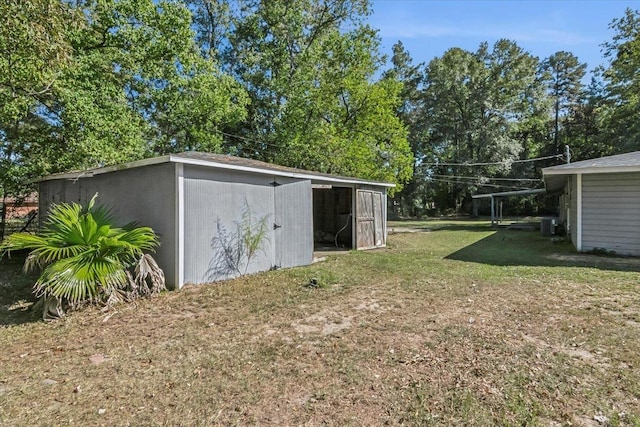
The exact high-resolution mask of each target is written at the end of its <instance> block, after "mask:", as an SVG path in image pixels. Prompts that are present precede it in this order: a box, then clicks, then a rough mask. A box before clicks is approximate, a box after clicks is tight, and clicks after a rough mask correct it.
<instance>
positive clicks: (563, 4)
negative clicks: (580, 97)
mask: <svg viewBox="0 0 640 427" xmlns="http://www.w3.org/2000/svg"><path fill="white" fill-rule="evenodd" d="M372 4H373V15H372V16H370V17H369V24H371V26H372V27H374V28H376V29H378V30H379V34H380V36H381V39H382V49H383V52H384V53H386V54H390V53H391V47H392V46H393V44H394V43H395V42H397V41H398V40H401V41H402V43H403V44H404V46H405V48H406V49H407V50H408V51H409V53H410V54H411V56H412V57H413V59H414V62H415V63H419V62H425V63H428V62H429V61H430V60H431V59H433V58H434V57H436V56H441V55H442V54H443V53H444V52H445V51H446V50H447V49H449V48H452V47H461V48H463V49H467V50H471V51H475V50H477V48H478V46H479V44H480V43H481V42H483V41H487V42H489V44H493V43H494V42H495V41H497V40H498V39H500V38H507V39H510V40H515V41H516V42H517V43H518V45H519V46H521V47H522V48H524V49H525V50H527V51H528V52H530V53H531V54H533V55H535V56H537V57H539V58H540V59H541V60H542V59H544V58H546V57H548V56H550V55H551V54H553V53H555V52H558V51H561V50H565V51H569V52H572V53H573V54H574V55H576V56H577V57H578V59H580V61H581V62H586V63H587V65H588V70H592V69H593V68H594V67H596V66H597V65H599V64H603V63H604V62H605V59H604V58H603V56H602V53H601V44H602V43H603V42H605V41H608V40H611V38H612V36H613V34H614V33H613V31H612V30H610V29H609V28H608V27H609V23H610V22H611V21H612V20H613V19H614V18H619V17H622V16H623V15H624V11H625V9H626V8H627V7H629V8H631V9H640V1H638V0H636V1H617V0H608V1H596V0H584V1H562V0H556V1H553V0H547V1H539V0H536V1H534V0H520V1H517V0H512V1H506V0H503V1H485V0H475V1H474V0H466V1H456V0H449V1H445V0H372Z"/></svg>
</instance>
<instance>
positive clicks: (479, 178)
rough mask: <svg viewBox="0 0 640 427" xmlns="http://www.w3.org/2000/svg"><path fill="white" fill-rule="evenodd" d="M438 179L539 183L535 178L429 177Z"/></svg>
mask: <svg viewBox="0 0 640 427" xmlns="http://www.w3.org/2000/svg"><path fill="white" fill-rule="evenodd" d="M429 176H435V177H438V178H462V179H475V180H485V179H486V180H488V181H516V182H540V179H535V178H489V177H484V176H463V175H437V174H433V175H429Z"/></svg>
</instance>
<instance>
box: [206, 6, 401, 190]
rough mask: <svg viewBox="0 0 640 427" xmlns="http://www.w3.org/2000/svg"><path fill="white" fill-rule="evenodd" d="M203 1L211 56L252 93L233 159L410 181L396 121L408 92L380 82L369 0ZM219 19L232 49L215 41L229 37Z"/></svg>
mask: <svg viewBox="0 0 640 427" xmlns="http://www.w3.org/2000/svg"><path fill="white" fill-rule="evenodd" d="M193 3H194V7H195V9H196V11H197V15H196V16H195V19H196V23H197V28H199V30H198V31H199V32H198V38H199V39H200V40H203V43H205V44H204V45H203V46H202V48H203V50H205V51H207V52H215V53H217V54H218V57H219V58H220V60H221V62H222V63H223V64H226V67H227V69H228V70H229V72H230V73H231V74H232V75H233V76H234V77H235V78H236V79H237V80H238V81H239V82H240V83H241V84H242V85H243V86H244V87H245V88H246V90H247V92H248V93H249V95H250V96H251V104H250V106H249V113H248V118H247V120H246V121H245V122H244V123H242V124H241V125H240V126H237V127H233V128H231V129H230V130H229V133H231V134H234V135H238V136H239V137H233V136H231V137H229V138H228V139H227V141H226V147H225V149H226V150H227V151H228V152H230V153H234V154H238V155H241V156H248V157H253V158H259V159H261V160H266V161H271V162H276V163H280V164H284V165H288V166H293V167H299V168H306V169H312V170H317V171H320V172H329V173H336V174H343V175H354V176H358V177H363V178H370V179H378V180H385V181H393V182H396V183H398V184H400V185H401V184H402V183H403V182H405V181H406V180H407V179H408V177H409V176H410V174H411V154H410V150H409V146H408V143H407V138H406V130H405V128H404V126H403V124H402V122H401V121H400V120H398V118H397V117H396V115H395V114H394V112H395V110H396V108H397V106H398V105H400V104H401V102H402V100H401V99H400V96H399V95H400V89H401V86H400V85H398V84H397V82H393V81H392V79H382V80H379V81H375V78H374V76H375V73H376V71H377V70H378V69H379V68H380V66H381V65H382V58H381V57H380V55H379V53H378V49H379V47H378V38H377V35H376V33H375V31H373V30H372V29H370V28H368V27H366V26H365V25H363V22H362V21H363V17H364V16H366V14H368V13H369V6H368V1H366V0H358V1H348V0H339V1H326V0H296V1H289V0H287V1H284V0H277V1H269V2H263V1H249V2H243V4H242V6H241V7H239V8H235V9H233V8H228V7H227V8H225V7H224V6H222V5H225V4H226V3H221V4H222V5H221V4H218V5H217V6H214V5H212V4H210V3H208V2H203V1H196V2H193ZM224 11H226V13H227V15H225V16H226V17H221V16H220V14H221V13H225V12H224ZM214 18H215V19H214ZM215 22H220V23H221V24H220V25H222V26H223V27H225V26H226V27H228V36H227V38H226V42H225V43H222V45H223V46H225V49H222V50H221V49H216V48H214V47H213V46H211V45H210V44H207V43H210V40H213V39H216V40H219V39H220V34H221V33H220V32H219V27H216V26H215ZM344 27H351V28H353V29H351V30H347V31H345V30H344V29H343V28H344Z"/></svg>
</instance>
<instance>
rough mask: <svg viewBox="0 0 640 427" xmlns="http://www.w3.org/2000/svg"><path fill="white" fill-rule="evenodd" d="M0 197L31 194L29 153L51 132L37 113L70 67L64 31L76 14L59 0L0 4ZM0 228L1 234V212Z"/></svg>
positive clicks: (35, 161) (33, 164)
mask: <svg viewBox="0 0 640 427" xmlns="http://www.w3.org/2000/svg"><path fill="white" fill-rule="evenodd" d="M0 16H1V17H2V24H1V25H0V197H1V198H2V204H3V205H4V203H5V201H6V199H7V198H8V197H18V196H21V195H24V194H26V193H28V192H29V191H31V190H32V185H28V184H26V183H25V182H26V181H28V179H29V178H32V177H34V176H38V175H40V174H41V173H42V171H43V163H45V162H43V160H42V159H40V158H38V157H37V156H33V155H32V151H31V150H32V148H33V147H34V146H36V145H38V144H44V143H48V142H49V141H50V139H51V138H50V137H49V135H48V132H49V130H50V127H49V125H48V124H47V123H46V121H45V120H44V119H43V118H42V117H41V116H40V115H38V114H37V110H38V108H39V106H40V105H41V102H42V100H43V99H47V98H48V97H49V96H50V94H51V92H52V88H53V86H54V85H55V83H56V82H57V81H58V80H59V78H60V75H61V74H62V73H63V72H64V70H65V69H67V67H68V66H69V63H70V61H71V56H72V46H71V44H70V43H69V40H68V39H67V38H66V28H68V27H77V26H78V25H81V24H82V23H81V21H80V20H79V17H78V16H77V14H75V13H74V11H73V10H72V9H71V8H69V7H68V6H67V5H66V4H65V3H63V2H62V1H59V0H31V1H22V0H7V1H3V2H0ZM1 213H2V216H1V218H0V223H1V224H0V229H2V230H4V222H5V211H4V209H2V211H1Z"/></svg>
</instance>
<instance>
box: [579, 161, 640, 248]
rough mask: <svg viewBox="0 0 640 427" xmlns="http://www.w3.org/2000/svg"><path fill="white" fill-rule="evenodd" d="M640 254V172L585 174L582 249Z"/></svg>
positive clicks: (583, 184)
mask: <svg viewBox="0 0 640 427" xmlns="http://www.w3.org/2000/svg"><path fill="white" fill-rule="evenodd" d="M595 248H604V249H607V250H610V251H615V252H616V253H618V254H621V255H640V173H615V174H613V173H612V174H590V175H583V176H582V249H583V250H585V251H588V250H592V249H595Z"/></svg>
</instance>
